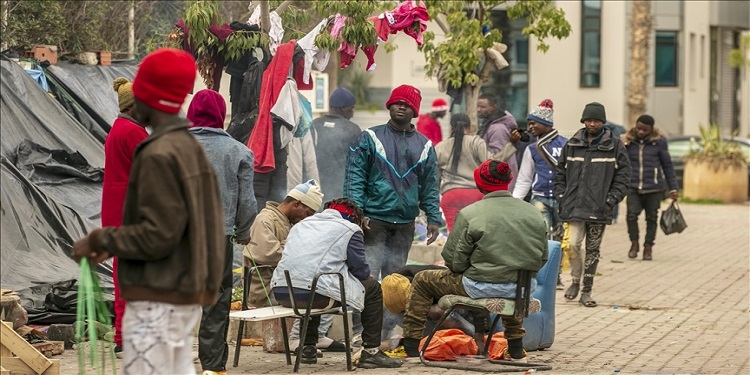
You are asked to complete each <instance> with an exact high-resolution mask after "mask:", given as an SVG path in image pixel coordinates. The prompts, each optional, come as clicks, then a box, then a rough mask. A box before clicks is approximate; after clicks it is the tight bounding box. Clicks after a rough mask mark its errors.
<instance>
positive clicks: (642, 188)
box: [622, 128, 677, 193]
mask: <svg viewBox="0 0 750 375" xmlns="http://www.w3.org/2000/svg"><path fill="white" fill-rule="evenodd" d="M622 141H623V143H624V144H625V149H626V150H627V151H628V156H629V157H630V164H631V167H632V170H631V171H630V188H631V189H633V190H636V191H638V192H639V193H653V192H657V191H663V190H664V187H665V186H664V179H665V178H666V182H667V185H668V186H669V190H677V177H676V176H675V174H674V166H672V157H671V156H669V149H668V148H667V139H666V138H664V136H662V134H661V132H660V131H659V129H654V130H653V131H652V132H651V135H649V136H648V137H647V138H646V139H638V137H636V134H635V128H630V130H628V132H627V133H625V134H623V135H622Z"/></svg>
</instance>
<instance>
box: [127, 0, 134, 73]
mask: <svg viewBox="0 0 750 375" xmlns="http://www.w3.org/2000/svg"><path fill="white" fill-rule="evenodd" d="M133 58H135V1H134V0H130V7H128V60H133Z"/></svg>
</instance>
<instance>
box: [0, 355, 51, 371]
mask: <svg viewBox="0 0 750 375" xmlns="http://www.w3.org/2000/svg"><path fill="white" fill-rule="evenodd" d="M0 361H1V362H2V364H1V365H2V367H3V369H5V370H7V371H10V373H12V374H13V375H16V374H19V375H20V374H24V375H60V360H59V359H51V360H50V366H49V367H47V369H46V370H44V372H34V370H33V369H32V368H31V367H29V366H28V365H27V364H26V363H24V361H23V360H21V358H18V357H9V358H2V359H1V360H0ZM3 375H4V374H3Z"/></svg>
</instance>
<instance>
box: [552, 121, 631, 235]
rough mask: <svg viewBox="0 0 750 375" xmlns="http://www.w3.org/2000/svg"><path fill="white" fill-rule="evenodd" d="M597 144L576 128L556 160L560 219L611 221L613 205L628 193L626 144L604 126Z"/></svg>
mask: <svg viewBox="0 0 750 375" xmlns="http://www.w3.org/2000/svg"><path fill="white" fill-rule="evenodd" d="M602 131H604V135H602V138H601V139H600V140H599V143H598V144H595V145H590V144H589V143H588V142H587V141H586V129H585V128H584V129H581V130H579V131H578V132H577V133H576V134H575V135H574V136H573V137H572V138H570V140H569V141H568V143H567V144H566V145H565V147H564V148H563V151H562V155H560V159H558V164H557V174H556V175H555V197H556V198H557V201H558V204H559V206H560V219H561V220H563V221H586V222H598V223H611V222H612V208H613V207H614V206H615V205H616V204H617V203H619V202H620V201H621V200H622V199H623V198H624V197H625V195H627V193H628V186H629V184H630V159H629V158H628V154H627V151H626V150H625V146H623V144H622V141H620V140H619V139H618V138H614V137H612V132H610V131H609V130H608V129H603V130H602Z"/></svg>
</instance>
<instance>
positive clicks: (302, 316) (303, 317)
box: [230, 266, 352, 373]
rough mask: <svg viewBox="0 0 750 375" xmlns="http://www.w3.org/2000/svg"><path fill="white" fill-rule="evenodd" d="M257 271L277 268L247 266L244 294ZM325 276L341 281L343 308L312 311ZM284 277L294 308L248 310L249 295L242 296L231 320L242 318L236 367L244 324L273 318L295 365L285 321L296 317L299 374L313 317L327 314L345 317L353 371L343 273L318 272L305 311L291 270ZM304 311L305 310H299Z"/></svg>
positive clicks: (288, 360) (348, 364)
mask: <svg viewBox="0 0 750 375" xmlns="http://www.w3.org/2000/svg"><path fill="white" fill-rule="evenodd" d="M258 268H274V267H272V266H254V267H245V268H244V275H243V286H244V287H245V289H244V290H245V291H247V290H249V288H250V283H251V276H252V272H253V271H254V270H256V269H258ZM323 275H336V276H338V278H339V287H340V293H341V308H339V307H333V308H328V309H313V308H312V303H313V299H314V297H315V291H316V290H317V285H318V279H319V278H320V277H321V276H323ZM284 277H285V278H286V281H287V288H288V290H289V296H290V302H291V305H292V307H283V306H271V307H262V308H257V309H252V310H249V309H248V307H247V293H244V294H243V296H242V311H240V312H233V313H231V314H230V318H232V319H239V320H240V324H239V330H238V332H237V342H236V344H235V350H234V367H237V365H238V364H239V358H240V347H241V346H242V337H243V335H244V330H245V321H262V320H270V319H280V320H281V331H282V333H283V335H284V353H285V355H286V363H287V365H291V364H292V360H291V350H290V349H289V333H288V330H287V325H286V319H285V318H293V319H299V320H300V323H301V324H300V326H301V327H300V344H299V345H298V347H297V353H296V359H295V362H294V372H295V373H296V372H298V371H299V364H300V358H301V356H302V347H303V343H304V342H305V336H306V335H307V326H308V323H309V321H310V317H313V316H317V315H326V314H335V315H343V316H344V319H343V320H344V340H345V342H344V345H345V346H346V369H347V371H352V358H351V340H350V337H349V320H348V319H347V316H346V311H347V307H348V305H347V303H346V288H345V286H344V276H343V275H341V274H340V273H335V272H328V273H318V274H317V275H315V277H314V278H313V281H312V284H311V290H310V299H309V301H307V302H308V304H307V307H306V308H304V309H301V308H298V307H297V305H298V303H297V301H295V300H294V293H293V288H294V286H293V285H292V280H291V276H290V274H289V271H284ZM300 310H302V311H300Z"/></svg>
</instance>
